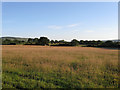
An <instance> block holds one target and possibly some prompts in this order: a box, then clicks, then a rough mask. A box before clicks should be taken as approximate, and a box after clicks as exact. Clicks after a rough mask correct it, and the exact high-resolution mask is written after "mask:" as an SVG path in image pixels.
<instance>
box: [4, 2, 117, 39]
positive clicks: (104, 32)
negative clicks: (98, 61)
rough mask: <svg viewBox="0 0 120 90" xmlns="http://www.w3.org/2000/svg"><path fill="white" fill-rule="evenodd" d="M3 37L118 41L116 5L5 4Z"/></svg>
mask: <svg viewBox="0 0 120 90" xmlns="http://www.w3.org/2000/svg"><path fill="white" fill-rule="evenodd" d="M2 23H3V25H2V26H3V29H2V36H12V37H13V36H16V37H31V38H34V37H38V38H39V37H41V36H47V37H48V38H49V39H53V40H55V39H57V40H62V39H64V40H67V41H70V40H72V39H74V38H75V39H78V40H81V39H83V40H98V39H99V40H105V39H117V38H118V3H117V2H102V3H101V2H79V3H77V2H75V3H73V2H66V3H65V2H56V3H55V2H39V3H33V2H26V3H25V2H23V3H22V2H18V3H13V2H4V3H3V4H2Z"/></svg>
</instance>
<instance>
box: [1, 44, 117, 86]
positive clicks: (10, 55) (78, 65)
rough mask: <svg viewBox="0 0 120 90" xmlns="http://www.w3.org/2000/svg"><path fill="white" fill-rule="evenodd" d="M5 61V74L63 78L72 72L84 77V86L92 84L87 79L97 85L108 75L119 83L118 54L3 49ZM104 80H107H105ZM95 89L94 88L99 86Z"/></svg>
mask: <svg viewBox="0 0 120 90" xmlns="http://www.w3.org/2000/svg"><path fill="white" fill-rule="evenodd" d="M2 58H3V72H4V71H6V70H9V69H13V70H16V69H18V70H24V71H26V72H29V71H35V72H45V73H48V72H51V71H53V72H54V71H55V72H60V73H63V74H64V73H66V72H67V73H71V72H72V73H73V74H75V75H78V76H79V75H80V76H81V77H83V78H84V80H83V81H84V83H87V82H91V80H90V79H88V78H87V77H88V76H87V75H89V76H90V77H91V79H93V81H97V80H98V76H104V75H106V74H105V73H106V72H108V73H107V74H111V75H112V77H113V79H111V80H114V79H116V78H117V79H118V73H116V71H115V70H118V50H111V49H101V48H92V47H50V46H27V45H15V46H14V45H13V46H12V45H3V46H2ZM8 68H9V69H8ZM101 79H103V80H104V78H101ZM104 81H105V80H104ZM95 85H96V86H95ZM95 85H93V86H95V87H97V86H98V85H97V84H95ZM101 87H104V85H103V86H101ZM109 87H110V86H109ZM111 87H116V86H111Z"/></svg>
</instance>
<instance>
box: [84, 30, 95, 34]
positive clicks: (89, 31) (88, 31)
mask: <svg viewBox="0 0 120 90" xmlns="http://www.w3.org/2000/svg"><path fill="white" fill-rule="evenodd" d="M85 32H87V33H91V32H94V31H93V30H87V31H85Z"/></svg>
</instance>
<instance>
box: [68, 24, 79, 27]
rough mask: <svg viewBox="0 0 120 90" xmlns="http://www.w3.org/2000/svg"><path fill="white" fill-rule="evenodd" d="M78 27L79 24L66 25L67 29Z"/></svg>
mask: <svg viewBox="0 0 120 90" xmlns="http://www.w3.org/2000/svg"><path fill="white" fill-rule="evenodd" d="M76 26H79V24H71V25H67V27H76Z"/></svg>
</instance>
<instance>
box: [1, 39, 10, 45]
mask: <svg viewBox="0 0 120 90" xmlns="http://www.w3.org/2000/svg"><path fill="white" fill-rule="evenodd" d="M10 43H11V40H9V39H5V40H3V41H2V44H3V45H10Z"/></svg>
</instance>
